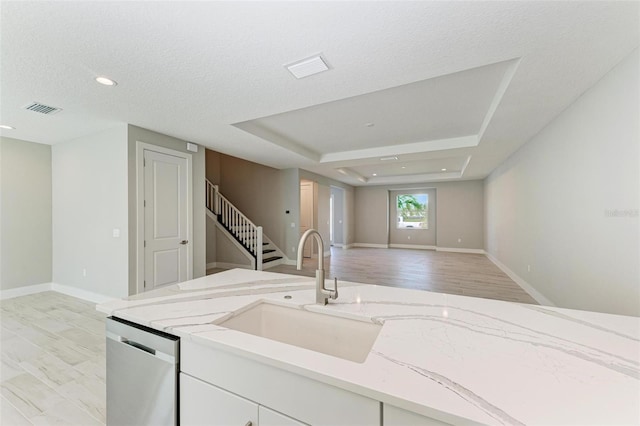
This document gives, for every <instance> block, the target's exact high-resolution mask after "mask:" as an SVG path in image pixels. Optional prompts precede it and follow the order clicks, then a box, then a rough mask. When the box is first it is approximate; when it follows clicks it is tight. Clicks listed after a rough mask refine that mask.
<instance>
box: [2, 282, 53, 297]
mask: <svg viewBox="0 0 640 426" xmlns="http://www.w3.org/2000/svg"><path fill="white" fill-rule="evenodd" d="M43 291H51V283H42V284H33V285H28V286H24V287H16V288H10V289H8V290H0V300H5V299H13V298H14V297H20V296H28V295H29V294H35V293H42V292H43Z"/></svg>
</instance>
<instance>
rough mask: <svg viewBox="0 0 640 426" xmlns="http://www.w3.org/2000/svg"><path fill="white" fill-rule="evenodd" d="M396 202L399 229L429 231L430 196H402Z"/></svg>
mask: <svg viewBox="0 0 640 426" xmlns="http://www.w3.org/2000/svg"><path fill="white" fill-rule="evenodd" d="M396 201H397V206H398V209H397V215H396V217H397V222H396V227H397V228H398V229H429V195H428V194H401V195H398V198H397V200H396Z"/></svg>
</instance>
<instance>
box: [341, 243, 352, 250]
mask: <svg viewBox="0 0 640 426" xmlns="http://www.w3.org/2000/svg"><path fill="white" fill-rule="evenodd" d="M350 248H353V244H345V245H343V246H342V249H343V250H349V249H350Z"/></svg>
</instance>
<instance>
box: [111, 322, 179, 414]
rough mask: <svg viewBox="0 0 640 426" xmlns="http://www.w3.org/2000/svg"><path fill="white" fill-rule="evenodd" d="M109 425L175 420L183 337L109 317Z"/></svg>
mask: <svg viewBox="0 0 640 426" xmlns="http://www.w3.org/2000/svg"><path fill="white" fill-rule="evenodd" d="M106 321H107V325H106V331H107V333H106V334H107V425H110V426H124V425H131V426H133V425H135V426H141V425H153V426H160V425H177V424H178V373H179V353H180V351H179V349H180V340H179V338H178V337H176V336H172V335H171V334H167V333H163V332H160V331H157V330H153V329H151V328H148V327H144V326H140V325H138V324H134V323H132V322H129V321H125V320H122V319H120V318H114V317H109V318H107V320H106Z"/></svg>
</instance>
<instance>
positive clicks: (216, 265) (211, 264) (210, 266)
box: [205, 262, 218, 269]
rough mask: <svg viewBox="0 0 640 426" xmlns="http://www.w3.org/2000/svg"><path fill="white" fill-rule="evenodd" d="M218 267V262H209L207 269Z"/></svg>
mask: <svg viewBox="0 0 640 426" xmlns="http://www.w3.org/2000/svg"><path fill="white" fill-rule="evenodd" d="M217 267H218V262H211V263H207V266H206V267H205V268H206V269H213V268H217Z"/></svg>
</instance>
